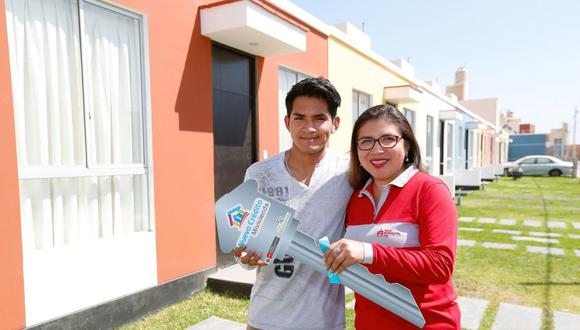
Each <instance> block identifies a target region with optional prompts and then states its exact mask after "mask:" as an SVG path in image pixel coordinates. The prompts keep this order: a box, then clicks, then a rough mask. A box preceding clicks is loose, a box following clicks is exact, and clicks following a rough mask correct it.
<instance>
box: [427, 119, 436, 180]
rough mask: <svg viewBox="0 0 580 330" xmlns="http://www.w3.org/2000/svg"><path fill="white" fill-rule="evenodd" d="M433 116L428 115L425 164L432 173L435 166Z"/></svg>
mask: <svg viewBox="0 0 580 330" xmlns="http://www.w3.org/2000/svg"><path fill="white" fill-rule="evenodd" d="M433 129H434V124H433V117H431V116H429V115H427V132H426V134H425V136H426V139H427V141H426V143H425V147H426V148H425V165H426V167H427V172H429V173H431V169H432V167H433V137H434V134H433Z"/></svg>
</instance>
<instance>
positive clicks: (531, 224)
mask: <svg viewBox="0 0 580 330" xmlns="http://www.w3.org/2000/svg"><path fill="white" fill-rule="evenodd" d="M541 225H542V222H541V221H538V220H524V226H528V227H540V226H541Z"/></svg>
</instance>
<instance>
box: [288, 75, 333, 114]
mask: <svg viewBox="0 0 580 330" xmlns="http://www.w3.org/2000/svg"><path fill="white" fill-rule="evenodd" d="M298 96H308V97H317V98H320V99H323V100H324V101H326V105H328V112H330V117H332V119H334V118H335V117H336V110H337V108H338V107H339V106H340V95H339V94H338V92H337V91H336V88H334V86H332V84H331V83H330V81H328V79H325V78H322V77H318V78H306V79H304V80H301V81H299V82H297V83H296V84H295V85H294V86H292V88H291V89H290V91H289V92H288V94H287V95H286V114H287V115H288V117H290V114H292V105H293V104H294V100H295V99H296V98H297V97H298Z"/></svg>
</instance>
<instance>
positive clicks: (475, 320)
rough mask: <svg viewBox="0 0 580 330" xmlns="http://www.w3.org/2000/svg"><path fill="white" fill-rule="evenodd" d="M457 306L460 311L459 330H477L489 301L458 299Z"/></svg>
mask: <svg viewBox="0 0 580 330" xmlns="http://www.w3.org/2000/svg"><path fill="white" fill-rule="evenodd" d="M457 304H459V308H460V309H461V328H462V329H475V330H477V329H479V325H480V324H481V320H482V319H483V314H484V313H485V310H486V309H487V306H488V305H489V301H487V300H481V299H474V298H467V297H458V298H457Z"/></svg>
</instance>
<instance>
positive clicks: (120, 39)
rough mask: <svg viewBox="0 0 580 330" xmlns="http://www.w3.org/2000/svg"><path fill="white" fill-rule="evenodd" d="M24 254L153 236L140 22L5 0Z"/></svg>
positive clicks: (83, 3)
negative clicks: (146, 233) (133, 235)
mask: <svg viewBox="0 0 580 330" xmlns="http://www.w3.org/2000/svg"><path fill="white" fill-rule="evenodd" d="M6 12H7V23H8V40H9V49H10V68H11V75H12V88H13V95H14V100H13V101H14V117H15V127H16V143H17V154H18V172H19V179H20V200H21V218H22V228H23V243H24V246H25V249H47V248H52V247H56V246H63V245H68V244H72V243H75V242H81V241H82V242H84V241H88V240H97V239H101V238H105V237H111V236H118V235H124V234H130V233H134V232H139V231H147V230H150V229H151V224H150V216H149V206H148V205H149V204H148V203H149V200H148V186H149V179H150V178H149V174H148V170H147V163H148V161H147V153H146V152H145V145H146V141H147V139H146V137H147V135H146V129H145V127H146V125H145V124H144V123H145V119H146V111H145V109H146V106H145V105H146V101H145V97H144V95H146V88H145V87H144V86H146V84H145V83H144V63H143V62H144V60H143V56H144V55H143V50H142V45H143V43H144V42H143V40H142V33H143V27H142V18H141V16H138V15H134V14H132V13H129V12H126V11H122V10H120V9H118V8H116V7H112V6H110V5H107V4H104V3H101V2H99V1H95V0H80V1H79V2H76V1H62V0H44V1H39V0H28V1H21V0H8V1H7V2H6Z"/></svg>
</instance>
